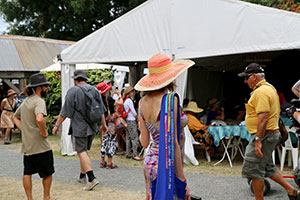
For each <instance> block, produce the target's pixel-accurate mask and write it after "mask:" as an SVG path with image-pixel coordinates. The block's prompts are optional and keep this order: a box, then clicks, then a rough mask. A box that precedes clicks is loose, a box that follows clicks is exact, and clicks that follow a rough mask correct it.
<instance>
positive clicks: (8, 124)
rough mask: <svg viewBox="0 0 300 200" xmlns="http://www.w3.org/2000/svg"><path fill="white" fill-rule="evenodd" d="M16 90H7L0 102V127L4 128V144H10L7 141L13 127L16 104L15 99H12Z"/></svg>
mask: <svg viewBox="0 0 300 200" xmlns="http://www.w3.org/2000/svg"><path fill="white" fill-rule="evenodd" d="M15 96H16V92H15V91H14V90H13V89H9V90H8V91H7V98H5V99H3V100H2V102H1V110H2V114H1V128H2V129H6V131H5V136H4V144H11V142H10V141H9V135H10V131H11V129H12V128H14V122H13V116H14V110H15V106H16V100H15V99H14V98H15Z"/></svg>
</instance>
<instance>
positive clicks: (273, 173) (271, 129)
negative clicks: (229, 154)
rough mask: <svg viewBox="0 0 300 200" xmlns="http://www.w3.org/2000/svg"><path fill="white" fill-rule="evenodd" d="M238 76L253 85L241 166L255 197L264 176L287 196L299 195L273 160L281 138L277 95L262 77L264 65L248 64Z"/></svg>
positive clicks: (258, 198) (259, 195) (258, 197)
mask: <svg viewBox="0 0 300 200" xmlns="http://www.w3.org/2000/svg"><path fill="white" fill-rule="evenodd" d="M238 76H240V77H244V78H245V83H246V84H248V86H249V88H251V89H253V91H252V93H251V97H250V99H249V101H248V103H247V104H246V105H245V106H246V120H245V121H246V127H247V130H248V132H249V133H250V134H251V135H252V138H251V141H250V143H249V144H248V145H247V147H246V152H245V159H244V163H243V168H242V175H243V177H244V178H248V179H250V178H251V179H252V185H253V190H254V194H255V199H256V200H261V199H263V198H264V194H263V191H264V177H269V178H271V179H272V180H273V181H275V182H277V183H279V184H280V185H281V186H283V187H284V189H285V190H286V191H287V193H288V196H289V198H290V199H300V194H299V191H298V190H296V189H295V188H294V187H293V186H291V185H290V183H289V182H287V180H285V179H284V178H283V177H282V176H281V174H280V173H279V172H278V170H277V168H276V167H275V165H274V164H273V161H272V152H273V151H274V150H275V148H276V146H277V145H278V144H279V142H280V140H281V136H280V133H279V126H278V120H279V117H280V105H279V97H278V95H277V91H276V89H275V88H274V87H273V86H272V85H271V84H270V83H268V82H267V81H266V80H265V74H264V69H263V68H262V67H261V66H260V65H258V64H256V63H251V64H249V65H248V66H247V67H246V69H245V71H244V72H242V73H239V74H238Z"/></svg>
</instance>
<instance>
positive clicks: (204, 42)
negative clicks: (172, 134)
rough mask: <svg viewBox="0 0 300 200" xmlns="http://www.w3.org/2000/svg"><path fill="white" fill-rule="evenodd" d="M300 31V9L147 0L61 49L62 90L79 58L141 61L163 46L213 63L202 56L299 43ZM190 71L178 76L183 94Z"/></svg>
mask: <svg viewBox="0 0 300 200" xmlns="http://www.w3.org/2000/svg"><path fill="white" fill-rule="evenodd" d="M299 33H300V15H299V14H297V13H292V12H288V11H283V10H279V9H274V8H269V7H264V6H260V5H256V4H250V3H247V2H243V1H237V0H184V1H182V0H148V1H147V2H145V3H144V4H142V5H140V6H139V7H137V8H135V9H134V10H132V11H130V12H128V13H127V14H125V15H123V16H121V17H120V18H118V19H116V20H115V21H113V22H111V23H110V24H108V25H106V26H104V27H102V28H101V29H99V30H98V31H95V32H94V33H92V34H90V35H89V36H87V37H85V38H83V39H82V40H80V41H78V42H77V43H75V44H73V45H72V46H70V47H69V48H67V49H65V50H63V51H62V53H61V58H62V69H63V70H62V71H64V73H62V75H63V76H62V77H63V80H64V82H63V84H64V85H63V86H62V87H63V88H62V89H63V96H64V95H65V92H66V90H67V89H68V88H69V87H70V86H71V83H72V82H70V76H71V74H72V73H73V69H74V68H73V67H72V66H73V64H76V63H110V64H111V63H134V62H138V61H139V62H143V61H147V60H148V59H149V58H150V57H151V56H152V55H154V54H155V53H158V52H160V53H164V54H167V55H169V56H170V57H172V58H173V59H184V58H189V59H193V60H194V61H195V62H196V65H201V66H205V65H206V66H210V65H211V63H210V62H207V60H205V59H203V58H207V57H213V56H223V55H235V54H242V53H251V52H266V51H279V50H288V49H300V34H299ZM210 61H211V60H210ZM219 64H220V65H222V62H220V63H219ZM186 77H187V75H186V74H184V75H182V76H181V77H180V80H176V81H181V82H182V84H177V85H180V88H179V91H178V92H179V95H180V96H181V97H182V96H184V91H185V87H186Z"/></svg>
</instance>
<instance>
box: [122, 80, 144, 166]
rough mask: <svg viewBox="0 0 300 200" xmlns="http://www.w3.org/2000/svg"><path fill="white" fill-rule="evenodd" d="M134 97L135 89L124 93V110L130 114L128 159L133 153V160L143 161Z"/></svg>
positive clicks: (127, 146) (127, 135) (127, 130)
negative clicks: (140, 155) (139, 147)
mask: <svg viewBox="0 0 300 200" xmlns="http://www.w3.org/2000/svg"><path fill="white" fill-rule="evenodd" d="M133 97H134V88H133V87H131V86H127V87H126V88H125V91H124V109H125V112H129V113H128V116H127V118H126V123H127V127H126V129H125V130H126V158H131V156H130V154H131V151H132V153H133V156H132V159H134V160H137V161H141V160H142V159H141V158H140V157H138V152H137V149H138V146H139V135H138V127H137V123H136V118H137V113H136V111H135V108H134V105H133V101H132V98H133Z"/></svg>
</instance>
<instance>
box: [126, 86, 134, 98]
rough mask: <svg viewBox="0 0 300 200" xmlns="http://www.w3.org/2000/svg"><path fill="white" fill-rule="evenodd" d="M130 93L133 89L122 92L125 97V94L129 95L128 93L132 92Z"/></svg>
mask: <svg viewBox="0 0 300 200" xmlns="http://www.w3.org/2000/svg"><path fill="white" fill-rule="evenodd" d="M132 91H134V88H132V89H131V90H129V91H126V92H124V96H126V95H127V94H129V93H130V92H132Z"/></svg>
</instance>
